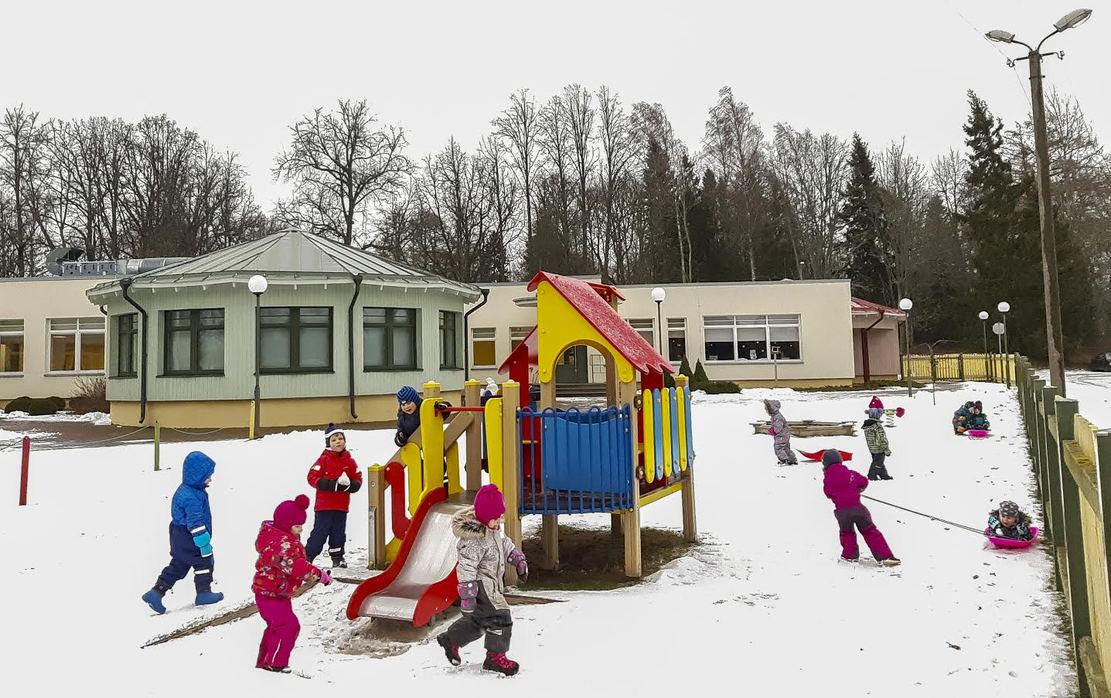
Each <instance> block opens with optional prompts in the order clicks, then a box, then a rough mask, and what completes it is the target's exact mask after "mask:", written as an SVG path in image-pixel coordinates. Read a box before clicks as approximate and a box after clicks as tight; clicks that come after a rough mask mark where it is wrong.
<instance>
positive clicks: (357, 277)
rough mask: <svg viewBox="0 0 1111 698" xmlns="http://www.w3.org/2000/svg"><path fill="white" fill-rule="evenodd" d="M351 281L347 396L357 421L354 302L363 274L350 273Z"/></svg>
mask: <svg viewBox="0 0 1111 698" xmlns="http://www.w3.org/2000/svg"><path fill="white" fill-rule="evenodd" d="M351 281H352V283H354V284H355V291H354V292H353V293H352V294H351V304H350V305H349V306H347V368H348V371H347V374H348V376H349V377H350V380H349V381H348V384H347V397H348V399H349V401H350V409H351V419H352V420H354V421H358V419H359V415H358V413H356V412H355V302H356V301H357V300H359V291H361V290H362V288H363V275H362V274H352V275H351Z"/></svg>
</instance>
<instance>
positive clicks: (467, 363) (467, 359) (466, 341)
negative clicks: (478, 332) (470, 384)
mask: <svg viewBox="0 0 1111 698" xmlns="http://www.w3.org/2000/svg"><path fill="white" fill-rule="evenodd" d="M478 290H479V291H481V292H482V300H480V301H479V302H478V305H476V306H475V307H473V308H471V309H470V310H468V311H467V312H465V313H463V380H464V381H467V380H470V378H471V342H470V336H469V335H468V334H467V320H468V318H470V317H471V313H473V312H474V311H476V310H478V309H479V308H481V307H482V306H484V305H486V301H487V299H489V297H490V289H488V288H480V289H478Z"/></svg>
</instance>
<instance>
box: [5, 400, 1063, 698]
mask: <svg viewBox="0 0 1111 698" xmlns="http://www.w3.org/2000/svg"><path fill="white" fill-rule="evenodd" d="M769 395H774V396H775V397H776V398H777V399H780V400H782V401H783V411H784V413H785V414H786V415H787V417H788V418H789V419H793V420H798V419H808V418H810V419H825V420H842V419H853V420H857V419H861V418H862V417H863V410H864V408H865V406H866V404H867V402H868V397H869V396H867V395H861V394H859V393H856V394H853V393H809V394H804V393H796V392H793V391H790V390H774V391H773V390H748V391H745V392H744V393H742V394H740V395H732V396H713V397H704V396H701V395H696V399H695V405H694V420H695V421H694V439H695V448H696V451H697V453H698V459H697V466H696V473H697V488H698V490H697V492H698V519H699V529H700V533H701V535H702V539H703V542H704V544H703V546H701V547H700V548H699V549H698V550H697V552H696V553H695V554H693V555H691V556H690V557H688V558H684V559H681V560H679V561H676V562H675V563H673V564H672V565H671V566H670V569H667V570H665V571H664V572H663V573H661V574H660V575H658V576H657V577H655V578H654V579H652V580H649V581H646V582H645V583H644V584H641V585H638V586H636V587H632V588H629V589H625V590H621V591H614V592H583V593H544V595H546V596H550V597H553V598H560V599H565V600H566V603H557V604H549V605H539V606H518V607H516V608H515V609H514V618H515V627H514V636H513V646H512V650H511V652H510V656H511V657H513V658H514V659H517V660H518V661H520V662H521V664H522V672H521V674H520V675H519V676H517V677H515V678H513V679H511V681H514V682H515V683H513V684H507V685H503V686H498V687H497V688H495V687H494V686H493V685H491V684H490V683H489V682H490V681H496V680H501V679H498V678H496V677H492V676H490V675H486V674H484V673H483V672H481V671H480V669H479V665H480V664H481V658H482V649H481V646H480V644H476V645H472V646H469V647H467V648H466V649H465V650H464V659H465V661H466V662H467V664H466V665H465V666H464V667H462V668H459V669H455V668H452V667H450V666H448V665H447V664H446V662H445V661H444V658H443V655H442V653H441V650H440V648H439V647H438V646H437V645H436V644H435V643H434V642H424V643H418V644H413V645H412V646H411V647H408V651H404V652H401V653H400V654H396V655H395V656H386V657H383V658H372V657H369V656H364V655H357V654H348V653H344V652H342V651H341V649H342V648H343V647H347V646H350V645H351V644H354V643H352V642H351V638H352V637H354V636H357V635H358V633H359V631H360V630H363V631H364V632H365V629H366V625H367V621H365V620H363V621H359V622H356V623H350V622H349V621H347V620H346V618H345V617H344V615H343V612H344V607H345V604H346V601H347V599H348V598H349V596H350V594H351V592H352V590H353V587H352V586H349V585H345V584H338V583H337V584H333V585H332V586H331V587H328V588H323V587H317V588H315V589H313V590H311V591H310V592H309V593H308V594H306V595H305V596H303V597H302V598H300V599H298V600H296V601H295V609H296V610H297V612H298V614H299V616H300V619H301V624H302V635H301V639H300V640H299V643H298V647H297V649H296V651H295V652H294V654H293V663H294V664H295V666H296V667H297V668H299V669H300V670H302V671H304V672H305V673H306V674H307V675H309V676H311V677H313V681H311V682H306V681H305V680H304V679H303V678H299V677H297V676H281V675H273V674H267V673H264V672H261V671H258V670H256V669H254V668H253V666H254V660H255V655H256V652H257V647H258V641H259V637H260V635H261V631H262V622H261V621H260V620H259V619H258V618H257V617H254V618H251V619H248V620H243V621H239V622H236V623H232V624H230V625H225V626H222V627H219V628H215V629H212V630H209V631H206V632H204V633H201V634H199V635H196V636H193V637H188V638H184V639H180V640H175V641H171V642H169V643H167V644H163V645H159V646H156V647H151V648H148V649H140V645H142V644H143V643H144V642H145V641H146V640H148V639H150V638H152V637H154V636H156V635H158V634H160V633H164V632H166V631H169V630H172V629H174V628H176V627H178V626H180V625H183V624H185V623H187V622H189V621H191V620H193V619H196V618H198V617H200V616H202V615H211V614H213V611H212V610H210V609H206V610H203V611H200V610H197V609H194V608H193V607H192V606H191V603H192V595H193V594H192V591H193V590H192V580H191V579H187V580H186V581H184V582H181V583H179V584H178V586H177V588H176V589H175V591H174V592H173V593H172V594H170V595H169V596H167V605H168V606H169V607H170V609H171V611H170V613H168V614H167V615H165V616H163V617H158V616H154V615H152V614H151V613H150V611H149V609H147V608H146V606H145V605H144V604H143V603H142V602H141V601H140V600H139V595H140V594H142V593H143V591H145V590H146V589H147V588H149V587H150V585H151V584H152V583H153V581H154V579H155V577H156V575H157V574H158V572H159V570H160V569H161V568H162V566H163V565H164V564H165V563H166V562H167V549H168V545H167V542H166V526H167V523H168V518H169V511H168V509H169V498H170V496H171V495H172V493H173V490H174V488H175V487H176V486H177V484H178V482H179V481H180V474H181V472H180V468H178V467H177V466H176V464H178V463H180V462H181V459H182V458H183V457H184V455H185V454H186V452H187V451H188V450H193V449H200V450H204V451H205V452H207V453H209V454H210V455H211V456H213V457H214V458H215V459H216V461H217V470H216V474H215V479H214V482H213V485H212V487H211V490H210V492H211V500H212V507H213V511H214V518H215V521H214V527H213V528H214V538H213V545H214V548H215V555H216V579H217V589H220V590H222V591H224V592H225V593H226V594H227V596H228V599H227V601H225V602H224V604H222V606H223V607H225V608H227V607H230V606H231V605H232V604H234V603H236V602H239V601H242V600H246V599H248V598H249V597H250V579H251V575H252V572H253V563H254V558H255V555H254V551H253V547H252V546H253V541H254V535H255V533H256V531H257V527H258V524H259V522H260V521H262V520H263V519H265V518H269V516H270V515H271V512H272V511H273V509H274V506H275V505H276V504H277V503H278V502H279V501H280V500H282V499H285V498H290V497H292V496H294V495H295V494H297V493H299V492H307V489H308V488H307V484H306V482H305V474H306V471H307V468H308V465H309V464H310V463H311V462H312V460H313V459H314V457H315V456H316V455H317V453H318V452H319V451H320V449H321V448H322V445H323V439H322V436H321V434H320V433H319V432H315V431H313V432H308V431H303V432H295V433H292V434H285V435H275V436H267V437H265V438H263V439H260V440H258V441H255V442H244V441H223V442H211V443H191V444H163V446H162V449H163V451H162V462H163V463H164V464H171V466H172V467H171V468H170V469H164V470H163V471H161V472H154V471H153V468H152V454H151V447H150V446H149V445H125V446H116V447H103V448H97V449H88V450H68V451H38V452H35V453H34V455H33V457H32V465H31V481H30V500H31V505H30V506H28V507H24V508H19V507H16V506H14V503H15V499H16V488H17V485H18V470H19V469H18V467H17V464H18V452H15V453H11V452H4V453H0V464H2V467H0V493H3V496H4V499H5V500H6V502H5V504H4V505H3V506H0V530H3V531H4V532H5V545H4V551H5V562H4V566H3V569H4V573H3V577H2V579H3V585H4V593H3V594H0V618H3V619H4V628H5V630H6V632H5V636H6V640H5V642H4V647H5V649H4V651H3V655H2V656H3V659H4V664H5V666H7V667H12V668H14V670H11V671H9V673H8V676H7V678H6V680H5V692H9V691H10V694H11V695H19V694H20V693H22V692H23V691H24V690H35V691H47V692H49V693H50V694H52V695H54V694H58V695H62V694H65V693H68V692H71V691H81V692H86V691H88V690H89V689H90V688H94V687H95V688H99V689H108V688H110V689H111V690H112V691H113V693H114V694H115V695H121V696H148V695H149V696H196V695H200V694H213V695H236V696H244V695H252V694H256V693H263V692H265V695H267V696H281V695H291V696H292V695H297V696H303V695H305V692H306V691H314V692H315V690H317V689H320V690H324V691H331V690H333V689H340V690H348V691H351V692H352V694H354V692H358V693H359V694H363V693H366V694H370V695H378V694H381V695H402V694H403V693H402V692H404V694H406V695H413V694H416V695H435V694H441V693H443V692H447V691H451V692H453V693H455V694H457V695H466V694H467V693H470V692H476V691H482V692H490V691H498V692H499V693H503V692H505V691H509V692H510V693H509V694H511V695H518V696H566V695H568V694H569V693H570V694H578V695H597V694H602V693H611V692H613V691H615V690H616V691H621V692H623V693H627V694H630V695H633V694H636V695H648V696H665V695H666V696H671V695H682V694H685V693H689V692H690V691H691V690H692V689H702V690H706V689H710V688H712V687H726V686H727V687H731V688H733V689H734V690H733V691H729V692H730V693H733V692H735V693H738V694H745V695H756V696H766V695H790V696H794V695H805V694H820V695H823V696H865V695H872V696H896V695H897V696H931V697H933V696H943V695H948V696H976V697H977V698H985V697H987V696H1024V697H1025V696H1066V695H1070V693H1071V691H1070V687H1071V686H1072V685H1073V682H1074V672H1073V670H1072V669H1071V668H1070V665H1069V660H1068V658H1067V655H1068V652H1067V643H1066V640H1065V638H1064V635H1063V634H1062V628H1063V626H1062V623H1061V620H1060V618H1061V615H1060V614H1061V610H1060V609H1061V607H1062V600H1061V598H1060V597H1059V595H1058V594H1057V593H1056V592H1052V591H1050V589H1051V588H1052V583H1051V574H1052V564H1051V562H1050V559H1049V557H1048V555H1047V553H1046V552H1045V551H1044V550H1043V549H1040V548H1039V549H1036V550H1031V551H1026V552H1023V553H1018V554H1015V553H1004V552H1000V551H995V550H990V549H985V547H984V542H983V540H982V538H980V537H979V536H977V535H975V534H972V533H970V532H968V531H964V530H960V529H953V528H950V527H947V526H945V525H942V524H939V523H937V522H934V521H930V520H928V519H925V518H922V517H919V516H914V515H911V514H908V513H905V512H902V511H898V510H896V509H892V508H889V507H886V506H883V505H881V504H874V503H869V506H870V508H871V510H872V513H873V516H874V518H875V520H876V522H877V524H878V525H879V526H880V528H881V530H882V531H883V532H884V534H885V535H886V537H887V540H888V541H889V543H890V544H891V546H892V548H893V549H894V551H895V554H896V555H898V556H899V557H901V558H902V560H903V565H902V567H899V568H894V569H885V568H879V567H877V566H874V565H873V564H866V563H860V564H858V565H850V564H846V563H840V562H838V561H837V558H838V555H839V546H838V539H837V526H836V523H835V521H834V517H833V513H832V505H831V504H830V502H829V501H828V500H827V499H825V497H824V496H823V495H822V488H821V468H820V466H819V465H815V464H802V465H799V466H797V467H793V468H780V467H777V466H776V465H775V464H774V461H775V458H774V456H773V453H772V447H771V439H770V438H769V437H767V436H757V435H754V434H752V433H751V431H752V429H751V427H750V426H749V422H752V421H756V420H759V419H762V418H763V412H762V407H761V403H760V398H762V397H766V396H769ZM882 397H883V399H884V401H885V403H886V405H887V406H888V407H895V406H903V407H906V408H907V414H906V416H905V417H903V418H902V419H900V420H898V422H897V426H896V427H895V428H893V429H889V430H888V434H889V437H890V439H891V443H892V450H893V452H894V455H893V457H892V458H890V459H889V461H888V462H889V469H890V471H891V473H892V474H893V475H894V476H895V478H896V479H895V480H893V481H890V482H881V483H873V484H872V485H871V486H870V487H869V488H868V490H867V492H866V494H869V495H872V496H875V497H878V498H881V499H884V500H888V501H891V502H895V503H898V504H900V505H903V506H906V507H910V508H912V509H918V510H921V511H927V512H930V513H932V514H934V515H936V516H940V517H943V518H946V519H950V520H953V521H957V522H961V523H965V524H968V525H971V526H975V527H979V526H982V525H983V523H984V521H985V518H986V513H987V511H988V510H989V509H990V508H992V506H993V504H994V503H995V502H998V501H999V500H1000V499H1014V500H1016V501H1018V502H1019V503H1020V504H1021V505H1022V506H1023V507H1025V508H1026V509H1027V510H1028V511H1032V513H1033V514H1034V516H1035V518H1036V519H1037V520H1039V521H1040V519H1041V513H1040V511H1038V510H1037V509H1036V507H1035V506H1034V505H1033V496H1032V494H1031V492H1032V484H1033V482H1032V477H1031V471H1030V467H1029V462H1028V459H1027V457H1026V454H1025V439H1024V437H1023V436H1022V435H1021V433H1020V432H1019V428H1020V427H1019V419H1018V415H1017V407H1016V404H1015V402H1014V400H1013V399H1012V398H1011V397H1009V396H1008V395H1007V393H1006V391H1005V389H1003V388H1002V387H1000V386H996V385H990V384H967V385H964V386H961V387H960V388H959V389H958V390H955V391H949V392H939V393H938V394H937V396H936V397H937V402H938V404H937V406H936V407H934V406H932V405H931V396H930V395H929V393H927V392H918V393H916V394H915V397H914V398H913V399H908V398H906V396H905V395H903V394H901V393H899V392H898V391H893V392H889V393H885V394H883V395H882ZM975 398H978V399H982V400H983V401H984V403H985V405H987V406H988V407H989V411H990V417H991V420H992V424H993V431H994V433H995V436H993V437H992V438H991V439H987V440H983V441H969V440H967V439H964V438H959V437H955V436H953V435H952V433H951V430H950V427H949V419H950V416H951V414H952V411H953V410H954V409H955V408H956V407H957V406H958V405H959V404H960V403H961V402H963V401H965V400H969V399H975ZM1082 404H1084V403H1082ZM392 435H393V434H392V430H381V431H352V432H349V443H350V444H351V446H352V451H353V454H354V455H355V457H356V458H357V459H358V460H359V461H360V463H361V464H362V465H363V466H367V465H370V464H372V463H373V462H375V460H376V459H380V458H385V457H388V455H389V454H390V453H392V451H393V448H392V446H391V439H392ZM794 445H795V447H796V448H804V449H806V450H817V449H819V448H824V447H837V448H841V449H843V450H850V451H854V452H855V453H856V454H857V458H856V459H855V460H854V462H853V463H852V464H851V465H854V466H855V467H856V468H857V469H858V470H867V455H866V449H865V446H864V439H863V437H862V436H856V437H836V438H823V439H796V440H795V444H794ZM356 499H357V501H358V502H360V503H365V499H364V498H363V496H361V495H360V496H358V497H357V498H356ZM364 506H365V504H362V505H361V506H355V507H354V509H353V513H352V516H351V518H350V520H349V524H348V533H349V535H350V541H349V544H348V545H349V557H350V558H352V559H354V560H358V561H363V560H365V547H366V539H367V536H366V530H365V517H364V516H363V515H362V512H363V511H364V510H365V509H364ZM528 521H529V520H526V522H528ZM680 521H681V518H680V502H679V499H678V497H669V498H666V499H664V500H662V501H661V502H658V503H655V504H652V505H650V506H648V507H647V508H646V509H645V510H644V511H643V522H644V524H645V525H647V526H662V527H671V528H678V527H679V524H680ZM575 523H583V524H585V523H592V524H597V525H605V524H607V523H608V517H594V518H591V517H580V518H579V519H577V520H576V521H575ZM528 525H535V522H531V523H529V524H528ZM865 550H866V549H865ZM537 593H541V592H537ZM218 608H219V607H218ZM401 649H406V647H405V646H402V647H401ZM379 654H393V652H379ZM99 692H100V691H97V693H99ZM507 695H508V694H507Z"/></svg>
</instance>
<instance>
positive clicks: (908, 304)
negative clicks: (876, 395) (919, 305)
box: [899, 298, 914, 397]
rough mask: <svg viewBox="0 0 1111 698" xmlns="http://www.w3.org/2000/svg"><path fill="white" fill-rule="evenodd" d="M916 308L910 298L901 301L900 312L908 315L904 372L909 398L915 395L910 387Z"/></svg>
mask: <svg viewBox="0 0 1111 698" xmlns="http://www.w3.org/2000/svg"><path fill="white" fill-rule="evenodd" d="M913 307H914V301H912V300H911V299H909V298H903V299H902V300H900V301H899V310H901V311H903V312H904V313H906V314H907V319H906V321H905V322H903V336H904V337H906V341H905V344H906V360H905V364H906V367H905V368H904V369H903V372H904V373H906V374H907V397H911V396H912V395H913V393H912V392H911V387H910V309H911V308H913Z"/></svg>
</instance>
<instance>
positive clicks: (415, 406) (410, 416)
mask: <svg viewBox="0 0 1111 698" xmlns="http://www.w3.org/2000/svg"><path fill="white" fill-rule="evenodd" d="M420 403H421V399H420V395H418V394H417V389H416V388H414V387H413V386H411V385H406V386H403V387H402V388H401V390H398V391H397V433H396V434H394V437H393V442H394V443H395V444H397V447H398V448H401V447H402V446H404V445H405V443H406V442H407V441H409V437H410V436H412V435H413V434H414V433H416V432H417V431H418V430H419V429H420Z"/></svg>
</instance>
